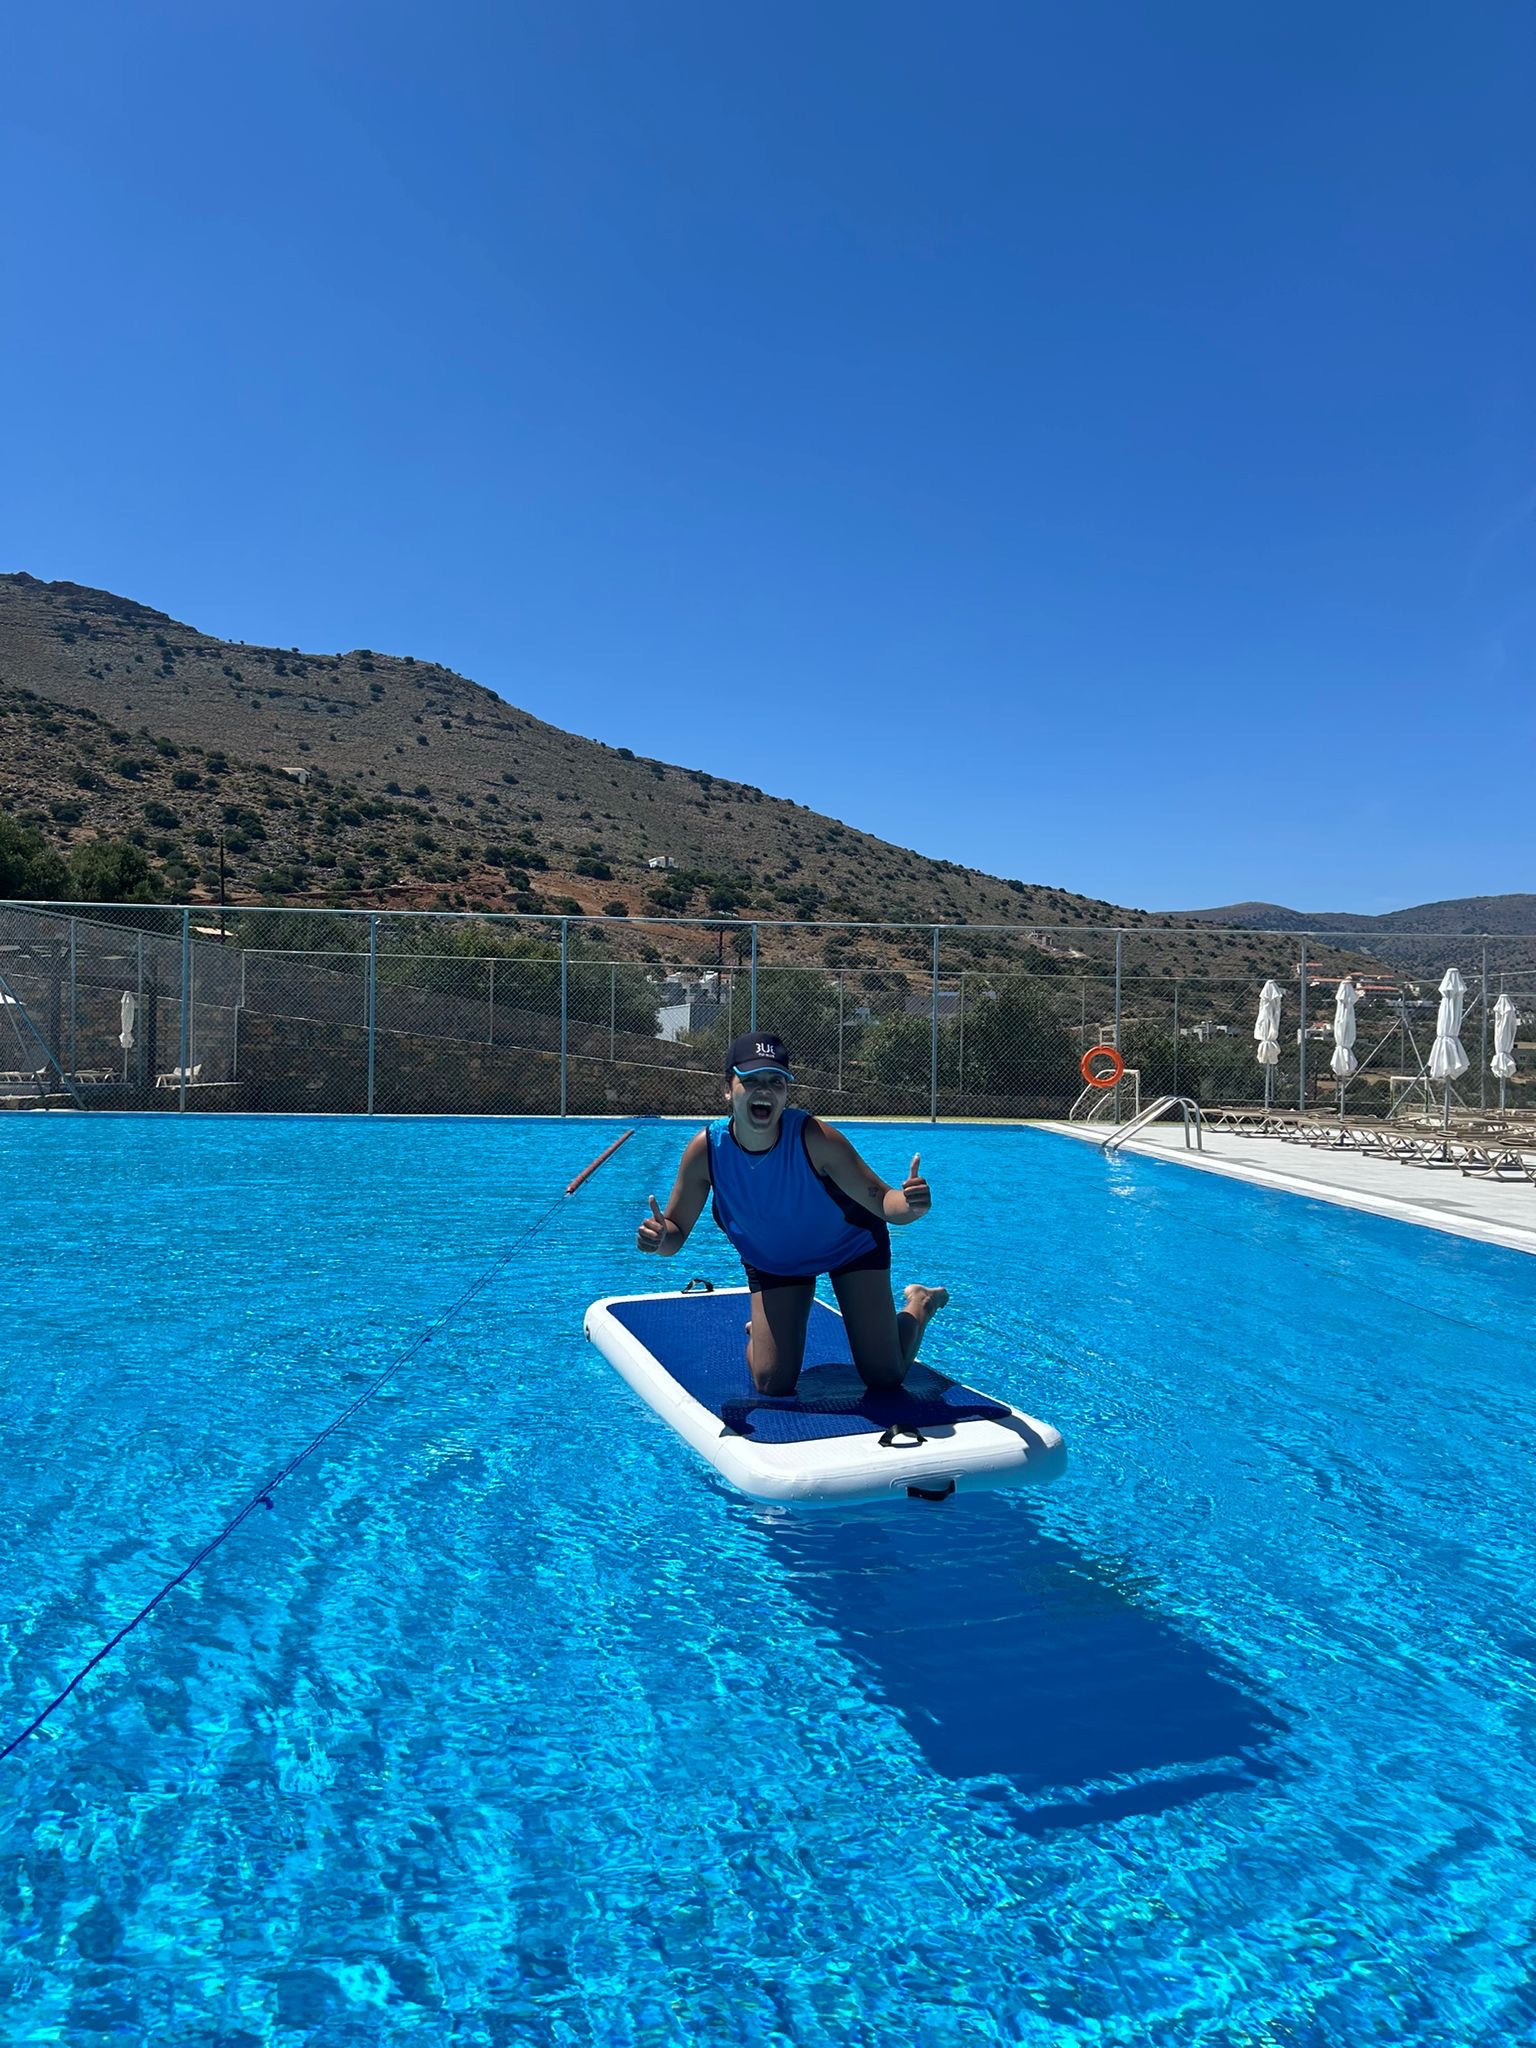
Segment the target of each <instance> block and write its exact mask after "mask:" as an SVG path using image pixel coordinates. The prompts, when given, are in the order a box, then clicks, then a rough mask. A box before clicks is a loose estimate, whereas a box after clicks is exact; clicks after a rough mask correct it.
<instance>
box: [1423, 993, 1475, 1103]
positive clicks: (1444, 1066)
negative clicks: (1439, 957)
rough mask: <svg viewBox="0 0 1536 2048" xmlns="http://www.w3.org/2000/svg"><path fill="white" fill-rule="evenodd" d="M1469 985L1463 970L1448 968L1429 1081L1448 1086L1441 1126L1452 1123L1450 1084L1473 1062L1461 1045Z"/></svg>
mask: <svg viewBox="0 0 1536 2048" xmlns="http://www.w3.org/2000/svg"><path fill="white" fill-rule="evenodd" d="M1466 1000H1467V984H1466V983H1465V982H1464V981H1463V980H1462V978H1461V970H1460V969H1459V968H1457V967H1447V969H1446V970H1445V973H1444V975H1443V976H1442V977H1441V981H1440V1008H1439V1010H1438V1011H1437V1012H1436V1015H1435V1042H1434V1044H1433V1045H1432V1046H1431V1047H1430V1049H1429V1078H1430V1079H1431V1081H1443V1082H1444V1083H1445V1106H1444V1112H1443V1114H1442V1117H1441V1122H1442V1123H1449V1122H1450V1120H1451V1083H1452V1082H1453V1081H1459V1080H1460V1079H1461V1077H1462V1075H1463V1074H1464V1073H1465V1072H1466V1071H1467V1068H1468V1067H1469V1066H1470V1065H1471V1064H1472V1062H1471V1061H1470V1060H1469V1059H1468V1058H1467V1055H1466V1051H1465V1049H1464V1048H1463V1046H1462V1043H1461V1013H1462V1009H1463V1006H1464V1005H1465V1003H1466Z"/></svg>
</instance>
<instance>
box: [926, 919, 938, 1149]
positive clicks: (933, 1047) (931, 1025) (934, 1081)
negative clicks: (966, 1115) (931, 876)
mask: <svg viewBox="0 0 1536 2048" xmlns="http://www.w3.org/2000/svg"><path fill="white" fill-rule="evenodd" d="M938 1120H939V928H938V926H937V925H935V926H934V928H933V975H932V979H931V982H930V984H929V995H928V1121H929V1123H931V1124H936V1123H937V1122H938Z"/></svg>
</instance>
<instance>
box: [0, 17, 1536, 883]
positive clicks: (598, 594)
mask: <svg viewBox="0 0 1536 2048" xmlns="http://www.w3.org/2000/svg"><path fill="white" fill-rule="evenodd" d="M7 41H8V65H7V68H8V73H9V81H10V87H11V90H10V92H9V93H8V96H7V97H8V103H9V104H8V108H7V125H6V126H5V129H4V131H3V136H0V178H3V182H4V189H5V190H6V192H7V194H8V195H9V204H8V207H7V224H6V236H7V241H8V243H9V250H8V254H7V258H6V272H7V277H8V282H9V284H10V286H11V291H10V292H9V293H8V298H9V300H10V310H9V311H8V313H7V316H6V319H5V321H4V323H3V328H0V352H3V357H4V365H3V367H4V388H5V391H6V394H7V406H6V413H7V428H6V435H5V443H4V451H3V454H0V567H6V568H25V569H28V570H30V571H31V572H32V573H33V574H35V575H39V576H45V577H67V578H72V579H74V580H76V581H78V582H83V583H90V584H97V585H101V586H105V587H107V588H110V589H113V590H117V591H121V592H123V593H125V594H127V595H130V596H133V597H135V598H139V599H141V600H143V601H144V602H146V603H149V604H153V605H156V606H158V607H160V608H162V609H164V610H166V611H169V612H171V613H173V614H174V615H176V616H177V617H180V618H183V619H186V620H189V621H190V622H192V623H193V624H195V625H197V626H200V627H202V628H204V629H206V630H208V631H212V632H217V633H222V634H226V635H229V636H231V637H234V638H237V639H244V640H266V641H273V642H276V643H279V644H282V645H290V644H298V645H301V646H303V647H305V648H313V649H332V648H347V647H352V646H358V645H364V646H373V647H381V648H387V649H390V650H393V651H396V652H401V653H413V654H416V655H419V656H430V657H434V658H436V659H439V660H442V661H445V662H447V663H449V664H450V665H451V666H452V667H454V668H457V669H460V670H463V671H464V672H465V673H467V674H469V675H472V676H474V677H476V678H477V679H478V680H480V681H482V682H485V683H487V684H489V685H490V686H491V687H492V688H494V689H496V690H499V691H500V692H501V693H502V694H503V695H505V696H507V697H508V698H510V699H511V700H512V701H513V702H515V703H517V704H520V705H523V706H526V707H527V708H528V709H530V710H532V711H534V712H536V713H538V714H539V715H540V716H542V717H545V718H548V719H551V720H554V721H555V722H557V723H559V724H562V725H566V726H569V727H571V728H573V729H575V730H577V731H580V732H585V733H590V734H593V735H595V736H597V737H600V738H603V739H606V740H608V741H610V742H612V743H613V744H615V745H628V746H632V747H634V748H636V749H637V750H639V751H643V752H646V753H650V754H656V755H660V756H663V757H665V758H668V759H671V760H675V761H679V762H682V763H684V764H686V765H689V766H703V767H708V768H710V769H712V770H713V771H715V772H716V773H719V774H729V775H736V776H740V777H742V778H744V779H745V780H747V781H750V782H754V783H757V784H759V785H761V786H762V787H764V788H766V789H770V790H773V791H774V792H776V793H779V794H783V795H790V796H794V797H796V798H797V799H799V800H800V801H802V802H805V803H809V804H811V805H813V806H814V807H816V808H817V809H821V810H826V811H830V812H832V813H834V814H835V815H837V816H839V817H842V818H845V819H847V820H849V821H850V822H851V823H854V824H857V825H860V826H863V827H866V828H868V829H870V830H872V831H876V832H879V833H881V834H882V835H884V836H887V837H889V838H893V839H897V840H900V841H902V842H903V843H905V844H909V845H915V846H917V847H920V848H921V849H923V850H924V851H926V852H929V853H934V854H940V855H944V856H947V857H949V858H952V859H956V860H964V861H970V862H974V863H976V864H978V865H980V866H982V867H986V868H990V869H993V870H995V871H998V872H1001V873H1003V874H1008V875H1018V876H1023V877H1026V878H1028V879H1030V880H1034V881H1041V882H1047V883H1056V884H1061V885H1063V886H1066V887H1069V888H1073V889H1080V890H1083V891H1085V892H1086V893H1088V894H1090V895H1094V896H1103V897H1106V898H1109V899H1111V900H1113V901H1118V902H1122V903H1129V904H1133V905H1139V906H1146V907H1154V908H1170V907H1176V906H1177V907H1184V906H1194V905H1199V904H1207V903H1218V902H1225V901H1232V900H1236V899H1243V898H1249V897H1261V898H1270V899H1273V900H1277V901H1282V902H1289V903H1292V904H1296V905H1299V906H1300V907H1302V908H1306V909H1344V908H1349V909H1359V910H1370V909H1384V908H1389V907H1393V906H1395V905H1399V904H1405V903H1410V902H1416V901H1422V900H1426V899H1429V898H1434V897H1443V896H1453V895H1461V894H1467V893H1474V892H1485V891H1502V890H1511V889H1529V888H1531V887H1532V886H1536V877H1533V874H1532V866H1533V862H1532V855H1533V853H1536V803H1533V802H1532V801H1531V797H1530V788H1531V781H1530V775H1531V768H1532V763H1533V755H1536V745H1533V742H1536V689H1533V687H1532V684H1533V680H1536V247H1533V242H1536V233H1533V228H1536V123H1533V122H1532V120H1531V118H1530V108H1531V104H1532V96H1533V88H1536V14H1533V13H1532V11H1531V9H1530V8H1529V6H1528V5H1526V4H1524V0H1502V4H1501V0H1490V4H1488V5H1486V6H1483V7H1480V8H1477V9H1473V10H1470V11H1462V12H1460V13H1459V14H1458V13H1455V12H1447V11H1446V10H1445V9H1444V8H1441V7H1430V6H1428V5H1424V4H1420V0H1409V4H1407V5H1405V6H1401V7H1397V8H1393V9H1391V10H1383V9H1380V8H1340V7H1337V6H1333V5H1329V6H1323V5H1316V4H1308V0H1303V4H1298V5H1291V6H1288V7H1285V8H1266V9H1259V8H1251V7H1233V6H1231V5H1230V4H1228V0H1220V4H1217V0H1210V4H1202V5H1189V4H1177V0H1175V4H1170V5H1158V6H1155V7H1154V6H1149V5H1146V4H1143V0H1137V4H1134V5H1132V4H1110V5H1105V4H1096V0H1085V4H1074V5H1072V6H1071V7H1063V6H1060V5H1057V4H1051V5H1044V4H1035V0H1006V4H998V5H983V4H966V0H962V4H960V5H958V6H952V7H944V8H940V7H939V6H937V5H934V4H932V0H929V4H926V5H922V6H916V5H909V4H904V0H867V4H866V0H837V4H835V5H832V6H828V5H826V4H825V0H817V4H806V0H782V4H779V5H777V6H775V7H773V8H765V7H755V8H749V7H742V6H721V5H719V4H717V0H712V4H707V5H706V4H672V0H651V4H645V5H640V4H634V5H627V6H620V5H605V4H600V0H590V4H589V0H574V4H573V0H525V4H522V5H518V6H514V7H507V6H505V5H498V6H491V5H453V4H449V5H446V6H443V7H439V8H435V9H429V8H427V7H426V6H424V5H414V6H401V5H397V4H391V0H372V4H370V5H368V6H366V7H364V6H360V5H354V4H340V0H333V4H328V0H309V4H306V5H304V6H302V7H300V6H293V5H289V4H284V0H276V4H270V5H267V6H264V7H262V8H260V9H256V8H236V7H234V6H230V5H225V4H219V0H215V4H213V5H209V4H208V0H199V4H197V5H195V6H193V5H180V4H178V5H166V4H155V0H139V4H136V5H134V6H133V7H131V8H125V7H122V6H121V5H120V4H118V0H113V4H111V5H103V4H100V0H83V4H78V5H75V6H73V7H71V8H69V9H59V8H52V9H32V10H28V11H26V12H24V13H21V14H17V15H13V17H12V20H11V23H10V25H9V28H8V30H7ZM1447 797H1450V798H1451V799H1452V801H1451V802H1450V804H1449V806H1447V803H1446V799H1447Z"/></svg>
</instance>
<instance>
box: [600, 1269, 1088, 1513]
mask: <svg viewBox="0 0 1536 2048" xmlns="http://www.w3.org/2000/svg"><path fill="white" fill-rule="evenodd" d="M718 1292H719V1293H721V1294H737V1295H740V1297H741V1299H742V1301H743V1303H746V1302H747V1301H748V1300H749V1299H750V1293H749V1290H748V1289H747V1288H745V1287H723V1288H720V1289H719V1290H718ZM684 1298H685V1290H684V1289H682V1288H672V1289H669V1290H667V1291H665V1292H662V1293H657V1294H648V1295H635V1294H611V1295H608V1296H606V1297H605V1298H604V1299H603V1300H601V1301H595V1302H593V1304H592V1306H591V1307H590V1308H589V1309H588V1310H587V1313H586V1316H585V1318H584V1320H583V1325H582V1327H583V1329H584V1330H585V1332H586V1335H587V1337H588V1339H589V1340H590V1341H591V1342H592V1343H593V1344H595V1345H596V1347H597V1349H598V1350H599V1351H600V1352H601V1353H602V1355H603V1357H604V1358H606V1359H607V1361H608V1363H609V1364H610V1365H611V1366H612V1367H613V1368H614V1370H615V1372H617V1373H618V1374H619V1376H620V1378H621V1379H623V1380H624V1381H625V1382H626V1383H627V1385H628V1386H630V1387H631V1388H632V1389H633V1390H634V1392H635V1393H637V1394H638V1395H639V1396H640V1398H641V1400H642V1401H644V1402H645V1404H646V1406H647V1407H649V1408H652V1409H654V1410H655V1412H656V1413H657V1414H658V1415H659V1416H660V1417H661V1418H662V1420H663V1421H664V1422H667V1423H669V1424H670V1425H671V1427H672V1428H673V1429H675V1430H676V1431H677V1433H678V1435H679V1436H680V1437H681V1438H682V1439H683V1441H684V1443H686V1444H687V1445H688V1446H689V1448H690V1449H692V1450H693V1451H695V1452H697V1454H698V1455H699V1456H700V1457H701V1458H702V1459H704V1461H705V1462H706V1464H709V1465H712V1466H713V1467H714V1469H715V1470H716V1471H717V1472H718V1473H719V1474H720V1475H721V1477H722V1478H723V1479H725V1480H727V1481H728V1482H729V1483H730V1484H731V1485H732V1486H734V1487H735V1488H736V1489H737V1491H738V1492H740V1493H743V1494H745V1495H746V1496H747V1497H748V1499H750V1500H756V1501H778V1502H786V1503H788V1502H793V1503H795V1504H797V1505H800V1506H805V1507H814V1506H823V1507H852V1506H856V1505H858V1504H860V1503H866V1502H874V1501H883V1500H892V1499H900V1498H903V1497H905V1496H906V1495H907V1493H908V1490H909V1489H910V1488H913V1487H916V1488H921V1489H922V1493H923V1494H933V1495H940V1494H945V1496H946V1497H947V1494H946V1489H948V1488H949V1486H950V1484H951V1482H953V1487H954V1491H955V1492H956V1493H986V1492H991V1491H993V1490H995V1489H996V1488H998V1487H1004V1486H1021V1485H1043V1484H1045V1483H1047V1482H1048V1481H1050V1480H1052V1479H1055V1478H1057V1477H1058V1476H1059V1475H1060V1473H1061V1472H1062V1470H1063V1469H1064V1467H1065V1465H1066V1446H1065V1444H1064V1443H1063V1442H1062V1437H1061V1432H1060V1431H1059V1430H1058V1429H1055V1428H1053V1426H1052V1425H1051V1424H1050V1423H1049V1422H1041V1421H1040V1420H1039V1419H1038V1417H1036V1416H1033V1415H1026V1414H1025V1413H1024V1411H1023V1409H1021V1408H1013V1407H1009V1410H1008V1417H1007V1419H1006V1420H1005V1419H1003V1418H1002V1417H998V1418H996V1419H995V1420H988V1419H986V1418H984V1417H980V1416H973V1417H969V1418H967V1419H965V1420H963V1421H960V1422H955V1423H950V1424H947V1425H945V1426H944V1427H943V1428H941V1429H936V1430H932V1431H927V1432H925V1436H926V1441H925V1442H924V1443H922V1444H921V1445H917V1446H912V1447H907V1448H894V1447H893V1448H889V1449H886V1448H882V1447H881V1445H880V1442H879V1438H878V1437H877V1436H876V1435H875V1434H874V1432H873V1431H871V1432H870V1434H869V1435H867V1436H842V1437H820V1438H816V1439H813V1440H812V1441H810V1442H803V1443H792V1444H762V1443H757V1442H755V1441H754V1440H753V1439H752V1438H750V1437H744V1436H739V1435H737V1433H736V1432H735V1431H734V1430H729V1429H727V1428H726V1426H725V1424H724V1423H723V1422H722V1421H721V1420H720V1418H719V1416H718V1415H715V1414H714V1413H712V1412H711V1410H710V1409H708V1408H706V1407H705V1406H704V1404H703V1402H702V1401H697V1400H695V1399H694V1397H693V1395H692V1394H690V1393H689V1392H688V1391H687V1390H686V1388H684V1387H681V1386H679V1384H678V1382H677V1381H676V1380H675V1379H673V1377H672V1375H671V1374H670V1373H669V1372H668V1371H667V1370H666V1368H665V1367H664V1366H663V1365H662V1364H661V1363H660V1361H659V1360H658V1359H657V1358H655V1357H654V1356H653V1354H652V1353H651V1352H649V1351H648V1350H647V1349H646V1348H645V1346H644V1345H643V1344H642V1343H641V1342H640V1340H639V1338H638V1337H636V1336H634V1335H632V1333H631V1332H630V1331H628V1330H626V1329H625V1327H624V1325H623V1324H622V1323H621V1322H620V1321H619V1319H618V1317H617V1316H615V1315H614V1314H613V1313H612V1311H613V1309H614V1308H616V1307H621V1306H623V1305H624V1304H625V1303H627V1302H631V1301H681V1300H683V1299H684ZM688 1298H691V1297H688ZM823 1306H824V1307H826V1306H828V1305H827V1304H825V1303H824V1304H823ZM829 1313H830V1314H833V1315H835V1314H836V1313H837V1311H836V1310H835V1309H830V1308H829ZM743 1321H745V1317H743ZM987 1398H988V1399H989V1400H993V1399H996V1398H997V1397H996V1396H995V1395H988V1396H987ZM999 1405H1000V1406H1003V1405H1007V1404H1005V1403H999ZM920 1497H921V1496H920Z"/></svg>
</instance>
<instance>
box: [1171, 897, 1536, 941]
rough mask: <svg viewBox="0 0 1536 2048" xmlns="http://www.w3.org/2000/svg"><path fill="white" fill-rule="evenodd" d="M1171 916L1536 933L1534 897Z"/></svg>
mask: <svg viewBox="0 0 1536 2048" xmlns="http://www.w3.org/2000/svg"><path fill="white" fill-rule="evenodd" d="M1167 915H1168V916H1169V917H1170V918H1172V919H1178V918H1186V917H1188V918H1194V919H1197V920H1198V921H1199V922H1200V923H1202V924H1217V925H1225V926H1227V927H1228V928H1229V929H1230V928H1236V929H1246V930H1250V931H1266V932H1319V933H1321V932H1407V933H1413V934H1428V933H1443V934H1444V935H1446V936H1447V937H1458V938H1477V937H1480V936H1481V935H1482V934H1483V933H1485V932H1486V933H1489V934H1492V935H1497V936H1501V937H1508V938H1513V937H1524V936H1526V935H1528V934H1532V933H1536V896H1525V895H1518V894H1517V895H1509V896H1451V897H1447V898H1446V899H1445V901H1444V902H1440V903H1417V904H1414V905H1412V906H1410V907H1409V908H1408V909H1406V910H1385V911H1381V912H1379V913H1378V914H1376V915H1374V916H1372V915H1370V914H1368V913H1365V912H1362V911H1356V910H1290V909H1287V908H1286V906H1285V905H1284V904H1281V903H1225V904H1222V905H1221V906H1220V907H1219V908H1218V909H1215V910H1176V911H1169V912H1168V913H1167Z"/></svg>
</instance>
